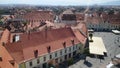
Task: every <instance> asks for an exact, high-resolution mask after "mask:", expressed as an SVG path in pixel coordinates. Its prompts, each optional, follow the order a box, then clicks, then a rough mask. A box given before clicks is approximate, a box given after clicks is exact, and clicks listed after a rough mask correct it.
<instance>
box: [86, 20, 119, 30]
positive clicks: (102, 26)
mask: <svg viewBox="0 0 120 68" xmlns="http://www.w3.org/2000/svg"><path fill="white" fill-rule="evenodd" d="M87 28H88V29H94V30H96V31H99V30H101V31H103V30H113V29H119V28H120V25H116V24H111V23H108V22H104V23H103V22H100V23H96V24H94V23H89V22H88V23H87Z"/></svg>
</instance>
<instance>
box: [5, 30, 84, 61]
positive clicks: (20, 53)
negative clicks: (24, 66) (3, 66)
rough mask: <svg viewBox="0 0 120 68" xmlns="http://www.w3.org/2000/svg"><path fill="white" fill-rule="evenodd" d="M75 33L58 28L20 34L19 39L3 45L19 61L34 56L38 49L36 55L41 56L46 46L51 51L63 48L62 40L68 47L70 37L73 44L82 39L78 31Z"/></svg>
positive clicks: (45, 52) (45, 50)
mask: <svg viewBox="0 0 120 68" xmlns="http://www.w3.org/2000/svg"><path fill="white" fill-rule="evenodd" d="M75 33H76V34H74V32H73V31H72V29H71V28H60V29H53V30H48V31H41V32H34V33H30V34H21V35H20V41H18V42H14V43H8V44H7V45H6V46H5V47H6V48H7V50H8V52H9V53H10V54H11V55H12V57H13V58H14V59H15V61H16V62H18V63H20V62H23V61H26V60H30V59H32V58H34V50H38V55H39V56H41V55H44V54H47V53H48V51H47V47H48V46H50V47H51V51H52V52H53V51H57V50H59V49H63V48H64V47H63V44H62V43H63V42H66V46H67V47H69V46H72V45H73V44H72V43H71V40H72V39H73V40H74V41H75V44H78V43H80V41H81V42H82V41H84V40H81V38H83V37H82V35H79V34H80V33H78V32H75ZM78 35H79V36H78ZM76 36H77V37H76ZM79 37H80V38H79Z"/></svg>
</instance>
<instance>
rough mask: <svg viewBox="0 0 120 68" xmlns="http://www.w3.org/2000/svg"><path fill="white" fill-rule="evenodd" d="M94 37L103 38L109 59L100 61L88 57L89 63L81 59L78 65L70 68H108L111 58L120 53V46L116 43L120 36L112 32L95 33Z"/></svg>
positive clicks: (105, 58)
mask: <svg viewBox="0 0 120 68" xmlns="http://www.w3.org/2000/svg"><path fill="white" fill-rule="evenodd" d="M93 37H102V40H103V42H104V45H105V47H106V49H107V57H104V59H102V60H100V59H99V58H95V57H90V56H86V60H87V62H85V61H84V59H81V58H80V60H79V61H78V62H77V63H75V64H73V65H71V66H69V68H106V65H107V64H109V63H110V61H111V58H114V56H115V55H117V54H119V53H120V47H119V44H117V43H116V42H115V39H116V38H118V37H119V35H115V34H113V33H112V32H94V33H93ZM114 68H117V67H114Z"/></svg>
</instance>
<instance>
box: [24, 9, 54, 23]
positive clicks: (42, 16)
mask: <svg viewBox="0 0 120 68" xmlns="http://www.w3.org/2000/svg"><path fill="white" fill-rule="evenodd" d="M23 19H26V20H28V21H33V22H34V21H46V20H51V21H53V19H54V15H53V13H52V12H51V11H33V12H29V13H26V14H25V15H24V16H23Z"/></svg>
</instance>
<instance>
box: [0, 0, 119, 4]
mask: <svg viewBox="0 0 120 68" xmlns="http://www.w3.org/2000/svg"><path fill="white" fill-rule="evenodd" d="M118 2H119V4H120V0H0V4H31V5H94V4H98V5H99V4H107V3H110V4H112V3H113V4H118Z"/></svg>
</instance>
